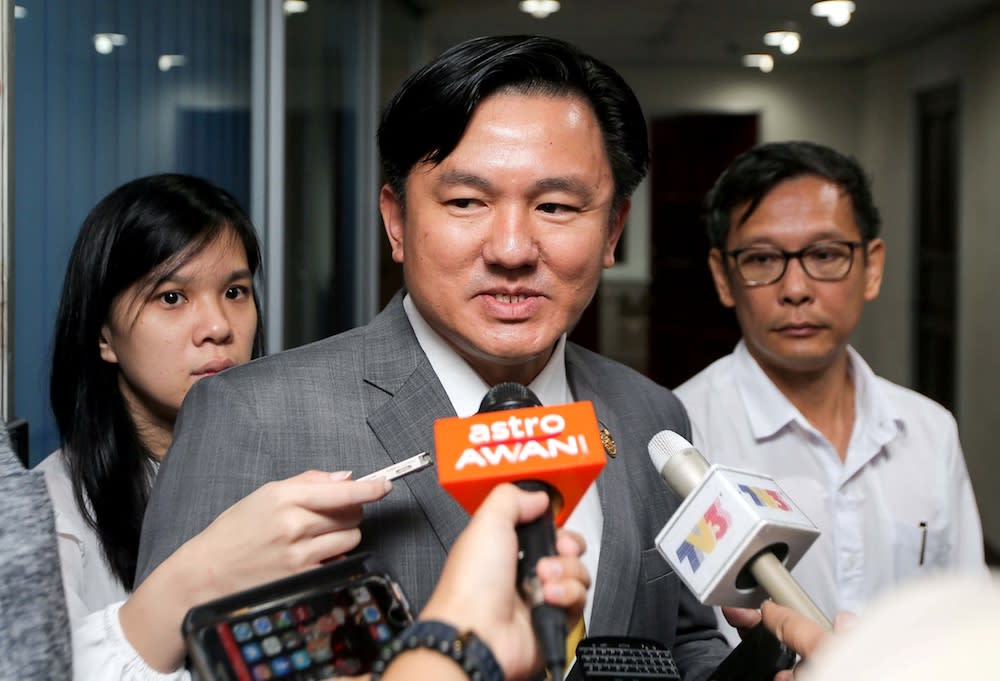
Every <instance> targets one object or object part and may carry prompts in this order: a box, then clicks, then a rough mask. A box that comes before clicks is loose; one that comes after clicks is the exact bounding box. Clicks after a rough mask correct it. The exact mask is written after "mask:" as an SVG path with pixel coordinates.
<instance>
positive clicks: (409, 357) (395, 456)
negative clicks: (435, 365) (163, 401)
mask: <svg viewBox="0 0 1000 681" xmlns="http://www.w3.org/2000/svg"><path fill="white" fill-rule="evenodd" d="M365 381H366V383H368V384H369V385H371V386H372V387H374V388H376V389H377V392H374V393H373V394H372V395H371V396H370V397H369V398H368V400H369V402H370V403H369V404H366V405H365V410H366V412H367V413H368V426H369V427H370V428H371V429H372V432H373V433H374V434H375V437H376V438H377V439H378V441H379V443H381V445H382V447H383V448H384V449H385V451H386V452H387V453H388V455H389V457H390V458H391V459H392V460H393V461H395V462H399V461H402V460H403V459H406V458H409V457H411V456H413V455H414V454H417V453H418V452H421V451H427V452H433V451H434V420H435V419H437V418H441V417H446V416H455V411H454V409H453V408H452V406H451V402H450V400H449V399H448V395H447V393H445V391H444V388H443V387H442V386H441V382H440V381H439V380H438V378H437V376H436V375H435V373H434V370H433V369H432V368H431V365H430V362H428V361H427V357H426V356H425V355H424V353H423V350H421V349H420V345H419V343H417V339H416V336H414V334H413V329H412V328H411V326H410V323H409V320H407V318H406V313H405V312H404V311H403V305H402V295H401V294H397V295H396V297H395V298H393V300H392V301H391V302H390V303H389V305H388V306H387V307H386V309H385V311H384V312H383V313H382V314H380V315H379V316H378V317H377V318H376V319H375V320H374V321H373V322H372V324H371V325H370V326H369V327H368V329H367V331H366V333H365ZM396 484H405V485H407V486H408V487H409V488H410V491H411V492H412V493H413V496H414V497H415V498H416V500H417V503H418V504H419V505H420V508H421V510H422V511H423V512H424V515H426V516H427V520H428V521H429V523H430V525H431V527H433V529H434V531H435V533H436V534H437V536H438V538H439V539H440V540H441V544H442V546H443V547H444V548H445V549H446V550H448V549H450V548H451V545H452V544H453V543H454V542H455V539H456V537H457V536H458V534H459V533H460V532H461V531H462V529H464V528H465V525H466V523H467V522H468V514H467V513H466V512H465V511H464V510H463V509H462V507H461V506H459V505H458V504H457V503H456V502H455V501H454V500H453V499H452V498H451V496H449V495H448V494H447V493H446V492H445V491H444V490H443V489H442V488H441V486H440V485H439V484H438V482H437V477H436V476H430V475H418V476H412V477H409V478H403V479H402V480H399V481H397V483H396Z"/></svg>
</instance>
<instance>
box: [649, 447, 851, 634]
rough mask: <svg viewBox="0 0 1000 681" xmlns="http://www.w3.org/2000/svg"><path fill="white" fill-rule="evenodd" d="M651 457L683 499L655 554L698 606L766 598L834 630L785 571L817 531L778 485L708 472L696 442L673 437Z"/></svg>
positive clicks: (751, 603) (714, 469) (752, 476)
mask: <svg viewBox="0 0 1000 681" xmlns="http://www.w3.org/2000/svg"><path fill="white" fill-rule="evenodd" d="M649 455H650V458H651V459H652V461H653V465H654V467H655V468H656V470H657V471H659V472H660V476H661V477H662V478H663V480H664V482H666V483H667V485H668V486H669V487H670V489H671V490H673V492H674V493H675V494H676V495H677V496H678V497H680V498H681V499H682V500H683V502H682V504H681V506H680V508H678V510H677V512H676V513H674V515H673V516H672V517H671V518H670V520H669V521H668V523H667V525H666V526H665V527H664V528H663V530H662V531H661V532H660V534H659V535H657V538H656V544H657V548H658V549H659V550H660V553H661V554H662V555H663V557H664V559H665V560H666V561H667V562H668V563H670V565H671V567H673V568H674V571H675V572H676V573H677V574H678V576H679V577H680V578H681V579H682V580H683V581H684V583H685V584H686V585H687V586H688V588H689V589H691V591H692V592H693V593H694V595H695V596H696V597H697V598H698V600H699V601H701V602H702V603H706V604H708V605H729V606H734V605H735V606H742V607H758V606H759V605H760V603H761V602H762V601H763V600H764V598H765V596H766V595H769V596H770V597H771V598H772V599H774V601H775V602H777V603H779V604H781V605H785V606H787V607H789V608H791V609H793V610H795V611H797V612H799V613H801V614H802V615H805V616H806V617H809V618H810V619H812V620H813V621H815V622H817V623H819V624H820V625H822V626H823V627H824V628H825V629H827V630H828V631H831V630H832V625H831V623H830V620H829V619H828V618H827V617H826V615H825V614H824V613H823V612H822V611H821V610H820V609H819V607H818V606H817V605H816V604H815V603H814V602H813V601H812V599H811V598H809V596H808V595H807V594H806V593H805V591H803V590H802V587H801V586H799V584H798V582H796V581H795V578H793V577H792V575H791V574H790V573H789V572H788V568H786V564H787V565H788V566H794V565H795V563H797V562H798V560H799V558H801V557H802V555H803V554H804V553H805V551H806V549H808V548H809V546H811V545H812V542H813V541H815V539H816V537H818V536H819V531H818V530H817V529H816V528H815V526H814V525H813V524H812V523H811V522H810V521H809V519H808V518H807V517H806V516H805V514H803V513H802V511H800V510H799V509H798V507H797V506H795V504H794V503H793V502H792V501H791V500H790V499H789V498H788V497H787V495H785V494H784V492H782V491H781V489H780V488H779V487H778V485H777V483H775V482H774V480H772V479H771V478H768V477H766V476H763V475H759V474H756V473H748V472H745V471H738V470H735V469H731V468H727V467H724V466H709V465H708V462H707V461H705V458H704V457H703V456H702V455H701V454H700V453H699V452H698V450H696V449H695V448H694V447H693V446H692V445H691V443H689V442H688V441H687V440H685V439H684V438H683V437H681V436H680V435H678V434H677V433H674V432H672V431H669V430H665V431H662V432H660V433H657V434H656V435H655V436H654V437H653V439H652V440H650V442H649ZM779 556H780V558H779Z"/></svg>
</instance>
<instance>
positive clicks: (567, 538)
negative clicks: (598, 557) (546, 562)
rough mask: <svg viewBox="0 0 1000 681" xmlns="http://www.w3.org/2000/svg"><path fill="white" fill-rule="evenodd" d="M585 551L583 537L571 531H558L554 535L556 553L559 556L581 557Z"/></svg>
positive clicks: (585, 545) (585, 546)
mask: <svg viewBox="0 0 1000 681" xmlns="http://www.w3.org/2000/svg"><path fill="white" fill-rule="evenodd" d="M586 550H587V542H586V540H584V538H583V536H582V535H581V534H579V533H577V532H574V531H573V530H559V534H558V535H556V553H558V554H559V555H561V556H574V557H579V556H582V555H583V553H584V551H586Z"/></svg>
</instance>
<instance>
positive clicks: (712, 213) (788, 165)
mask: <svg viewBox="0 0 1000 681" xmlns="http://www.w3.org/2000/svg"><path fill="white" fill-rule="evenodd" d="M805 175H815V176H816V177H821V178H823V179H825V180H829V181H830V182H832V183H834V184H836V185H838V186H839V187H840V188H841V189H842V190H843V191H844V193H845V194H847V196H849V197H850V199H851V206H852V207H853V209H854V221H855V222H856V223H857V225H858V229H859V230H860V232H861V238H862V240H864V241H870V240H872V239H874V238H876V237H877V236H878V234H879V228H880V227H881V218H880V217H879V212H878V208H877V207H876V206H875V202H874V200H873V199H872V190H871V181H870V180H869V178H868V176H867V174H865V171H864V169H862V167H861V165H860V164H859V163H858V162H857V160H855V159H854V158H852V157H850V156H846V155H845V154H842V153H840V152H839V151H836V150H834V149H831V148H830V147H827V146H823V145H822V144H816V143H814V142H770V143H767V144H760V145H758V146H756V147H754V148H752V149H750V150H749V151H746V152H744V153H742V154H740V155H739V156H737V157H736V160H735V161H733V163H732V164H731V165H730V166H729V167H728V168H727V169H726V170H725V172H723V173H722V175H720V176H719V179H718V180H716V182H715V186H714V187H712V189H711V190H710V191H709V192H708V196H707V197H706V199H705V208H706V210H705V225H706V228H707V230H708V243H709V246H710V247H712V248H719V249H725V247H726V237H727V236H728V235H729V231H730V229H731V228H732V227H735V226H737V225H742V224H743V223H745V222H746V221H747V220H749V219H750V216H751V215H753V213H754V211H755V210H757V206H758V205H760V202H761V201H762V200H763V199H764V197H765V196H767V194H768V193H769V192H770V191H771V190H772V189H774V188H775V187H776V186H777V185H778V184H780V183H782V182H784V181H785V180H790V179H792V178H796V177H802V176H805ZM743 204H747V207H746V209H744V210H743V212H742V214H741V215H739V216H734V215H733V214H732V213H733V210H734V209H735V208H737V207H739V206H741V205H743Z"/></svg>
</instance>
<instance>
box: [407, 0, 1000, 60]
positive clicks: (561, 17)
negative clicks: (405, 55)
mask: <svg viewBox="0 0 1000 681" xmlns="http://www.w3.org/2000/svg"><path fill="white" fill-rule="evenodd" d="M401 1H402V4H404V5H406V6H407V7H408V8H409V9H411V10H412V11H413V12H414V13H416V14H418V15H422V17H423V19H424V21H423V24H424V26H425V27H426V30H427V35H428V36H429V47H430V48H431V50H432V51H433V52H434V53H437V52H440V51H442V50H444V49H445V48H447V47H449V46H451V45H454V44H455V43H457V42H460V41H462V40H464V39H466V38H471V37H474V36H479V35H499V34H506V33H536V34H546V35H551V36H554V37H558V38H562V39H565V40H568V41H569V42H572V43H574V44H576V45H577V46H579V47H581V48H582V49H584V50H585V51H588V52H590V53H592V54H594V55H595V56H597V57H599V58H601V59H603V60H605V61H607V62H609V63H610V64H612V65H614V66H619V67H622V66H627V65H664V64H711V65H724V64H732V65H739V60H740V56H741V55H742V54H743V53H745V52H750V51H770V52H772V53H774V54H775V55H778V52H777V49H776V48H765V47H764V45H763V42H762V37H763V35H764V33H766V32H767V31H773V30H780V29H784V28H792V29H794V30H797V31H799V32H800V33H801V34H802V47H801V49H800V50H799V52H798V53H797V54H795V55H793V56H790V57H785V56H778V57H776V66H775V68H781V67H782V65H783V64H794V63H802V64H817V63H826V64H830V63H842V62H856V61H864V60H867V59H870V58H872V57H874V56H878V55H881V54H885V53H887V52H890V51H892V50H894V49H898V48H900V47H903V46H906V45H908V44H910V43H913V42H915V41H918V40H920V39H922V38H925V37H927V36H928V35H933V34H934V33H937V32H939V31H942V30H946V29H948V28H951V27H952V26H957V25H961V24H964V23H967V22H971V21H975V20H976V19H977V18H979V17H981V16H982V15H983V14H985V13H986V12H988V11H990V10H995V9H1000V0H855V2H856V4H857V6H858V8H857V11H856V12H855V13H854V17H853V19H852V20H851V22H850V23H849V24H847V26H844V27H843V28H834V27H832V26H830V25H829V24H828V23H827V22H826V20H825V19H819V18H816V17H813V16H812V15H811V14H810V12H809V8H810V5H811V4H812V3H811V2H810V1H809V0H618V1H615V0H562V9H561V10H560V11H559V12H557V13H555V14H553V15H551V16H550V17H548V18H546V19H535V18H533V17H531V16H528V15H526V14H523V13H522V12H520V11H518V9H517V0H401Z"/></svg>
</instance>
